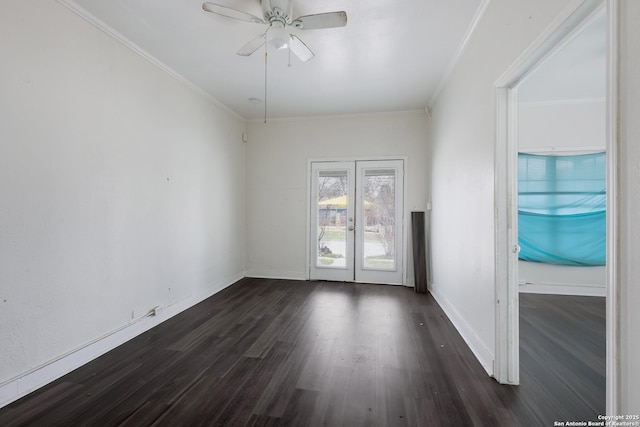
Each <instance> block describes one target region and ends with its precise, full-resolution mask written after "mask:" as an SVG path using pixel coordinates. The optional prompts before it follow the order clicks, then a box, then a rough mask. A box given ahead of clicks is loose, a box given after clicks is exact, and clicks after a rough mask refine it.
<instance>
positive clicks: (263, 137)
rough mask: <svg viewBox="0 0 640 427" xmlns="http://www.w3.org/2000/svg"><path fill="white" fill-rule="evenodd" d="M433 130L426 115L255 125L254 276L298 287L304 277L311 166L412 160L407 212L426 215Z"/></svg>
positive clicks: (251, 185) (250, 206)
mask: <svg viewBox="0 0 640 427" xmlns="http://www.w3.org/2000/svg"><path fill="white" fill-rule="evenodd" d="M427 127H428V121H427V116H426V114H425V112H424V111H419V112H406V113H390V114H379V115H365V116H341V117H326V118H309V119H294V120H271V121H268V123H266V124H265V123H263V122H250V123H249V124H248V136H249V142H248V143H247V236H249V238H248V241H247V270H248V274H249V275H250V276H259V277H285V278H292V279H304V278H305V277H306V271H307V266H306V251H307V247H306V244H307V243H306V241H307V240H306V239H307V235H308V232H307V205H308V194H309V193H308V189H307V164H308V161H309V159H320V158H334V159H335V158H338V157H352V158H353V157H372V156H407V157H408V164H407V165H406V166H405V174H406V175H407V180H406V184H405V186H406V191H407V198H408V200H407V207H408V209H409V211H411V210H423V211H424V210H426V205H427V200H428V198H427V197H428V194H427V189H428V183H429V168H428V167H426V166H425V165H426V164H427V161H428V157H429V145H428V141H427V138H428V130H427ZM407 219H408V220H409V219H410V217H409V216H407ZM407 240H410V239H407ZM407 244H408V245H410V243H409V242H408V243H407ZM407 247H408V248H409V246H407ZM407 257H408V263H407V273H408V274H407V276H408V284H409V285H413V267H412V263H411V251H410V250H408V252H407Z"/></svg>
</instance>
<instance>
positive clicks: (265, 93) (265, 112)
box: [264, 43, 269, 123]
mask: <svg viewBox="0 0 640 427" xmlns="http://www.w3.org/2000/svg"><path fill="white" fill-rule="evenodd" d="M267 44H268V43H265V44H264V122H265V123H267V57H268V56H269V53H268V52H267Z"/></svg>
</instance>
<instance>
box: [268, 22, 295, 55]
mask: <svg viewBox="0 0 640 427" xmlns="http://www.w3.org/2000/svg"><path fill="white" fill-rule="evenodd" d="M290 41H291V35H290V34H289V33H288V32H287V30H285V29H284V24H283V23H282V22H277V21H276V22H273V23H272V24H271V26H270V27H269V30H268V31H267V43H268V44H269V46H271V47H272V48H274V49H278V50H280V49H286V48H288V47H289V42H290Z"/></svg>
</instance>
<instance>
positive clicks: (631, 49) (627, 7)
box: [617, 0, 640, 415]
mask: <svg viewBox="0 0 640 427" xmlns="http://www.w3.org/2000/svg"><path fill="white" fill-rule="evenodd" d="M620 5H621V7H620V14H619V17H620V32H619V38H620V41H619V49H620V52H619V58H620V63H619V67H620V70H619V97H620V98H619V104H618V109H619V110H618V111H619V125H618V131H619V140H620V144H619V150H620V152H619V156H618V164H619V176H620V188H619V190H620V191H619V197H618V200H619V202H618V203H619V207H620V211H619V233H620V239H619V243H618V245H617V250H618V259H619V265H618V271H617V273H618V289H619V301H618V302H619V304H620V313H619V314H620V315H619V325H620V349H619V350H620V352H619V355H620V372H619V377H618V378H619V381H620V394H621V399H620V404H621V406H620V409H619V411H618V412H617V413H619V414H633V415H637V414H640V387H638V384H640V358H638V355H639V354H640V331H639V330H638V329H639V328H640V310H639V309H638V307H640V263H639V262H638V254H639V253H640V221H638V212H640V144H639V141H640V122H639V121H638V117H640V79H639V78H638V76H640V26H638V22H640V2H638V1H636V0H622V1H620Z"/></svg>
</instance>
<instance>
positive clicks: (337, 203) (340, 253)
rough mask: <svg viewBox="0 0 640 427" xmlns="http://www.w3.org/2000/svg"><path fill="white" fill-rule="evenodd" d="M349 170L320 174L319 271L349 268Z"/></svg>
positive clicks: (317, 261) (317, 262)
mask: <svg viewBox="0 0 640 427" xmlns="http://www.w3.org/2000/svg"><path fill="white" fill-rule="evenodd" d="M347 179H348V175H347V171H346V170H341V171H320V172H319V174H318V183H317V185H318V192H317V194H318V231H317V245H318V256H317V259H316V267H337V268H345V267H346V265H347V263H346V255H347V222H348V219H347V191H348V188H349V187H348V182H347Z"/></svg>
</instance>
